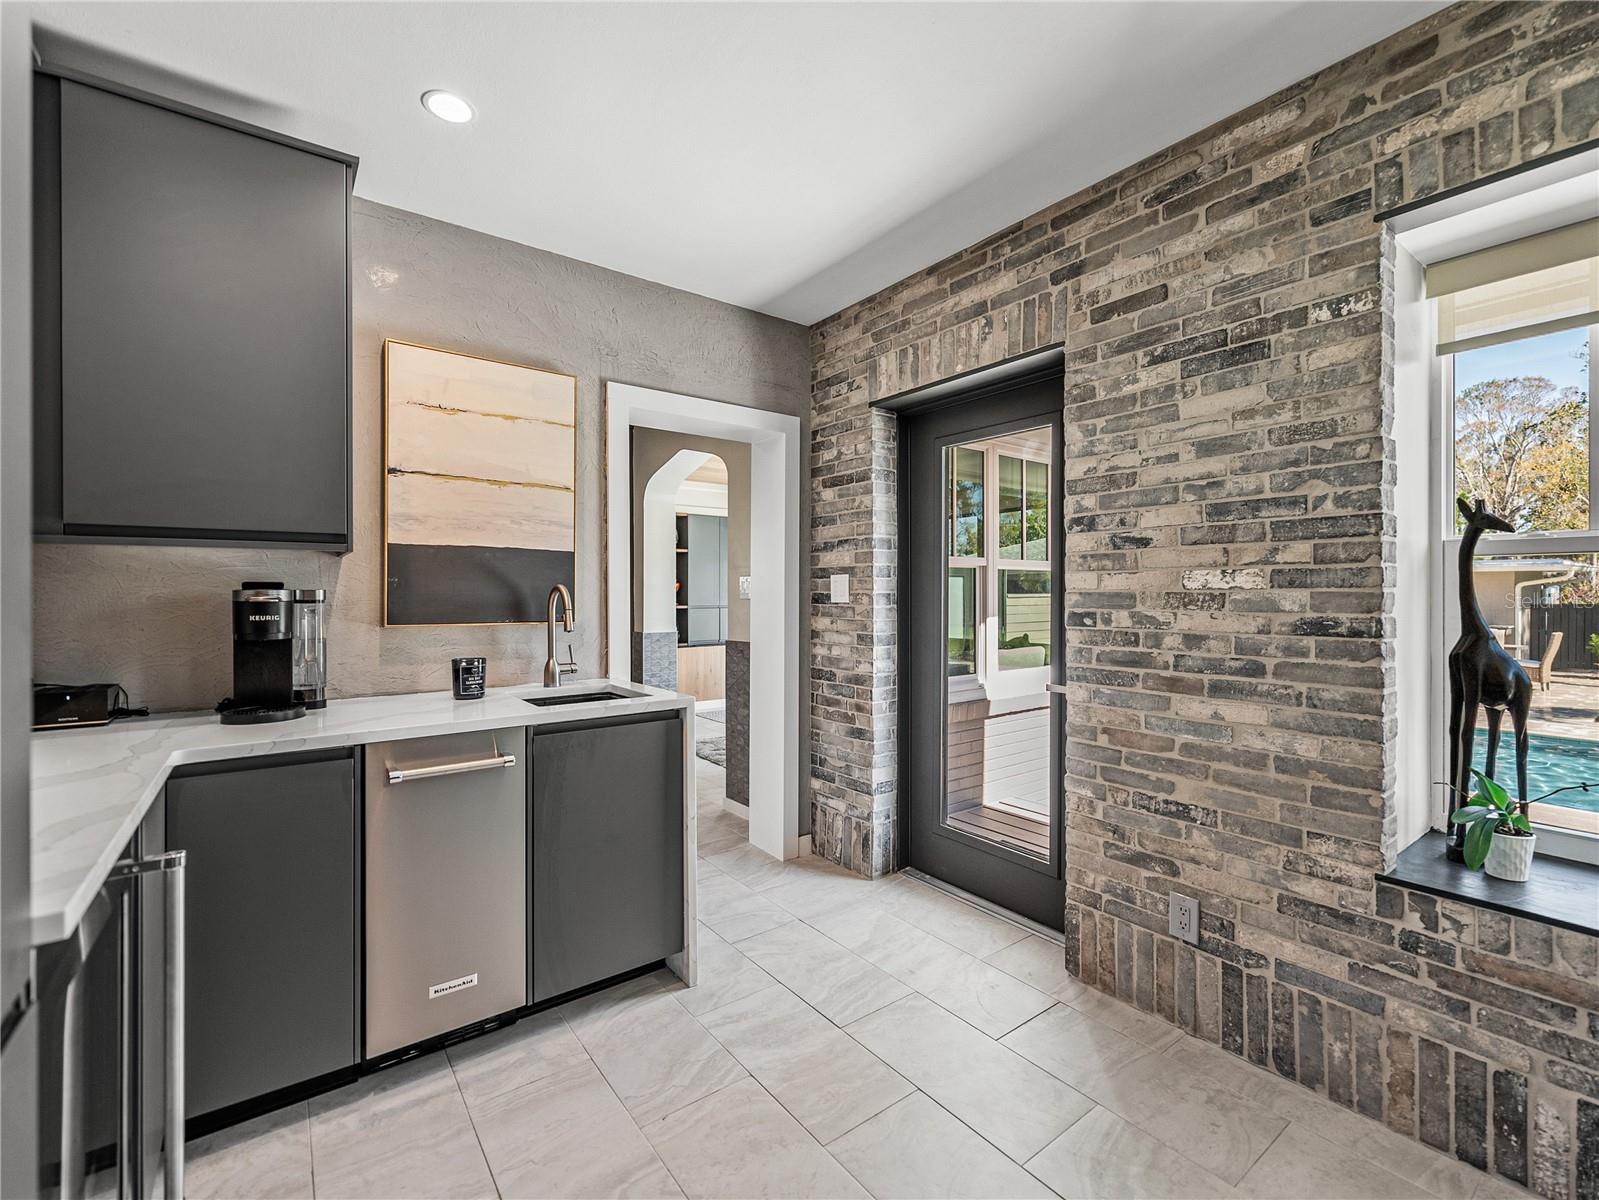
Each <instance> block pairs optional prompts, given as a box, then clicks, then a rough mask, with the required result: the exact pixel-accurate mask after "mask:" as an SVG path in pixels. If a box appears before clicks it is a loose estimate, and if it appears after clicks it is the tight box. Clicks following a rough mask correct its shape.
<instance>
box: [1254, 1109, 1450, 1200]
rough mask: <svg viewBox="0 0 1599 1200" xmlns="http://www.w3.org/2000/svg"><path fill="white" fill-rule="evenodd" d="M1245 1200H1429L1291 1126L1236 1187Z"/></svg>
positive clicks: (1378, 1169) (1376, 1168)
mask: <svg viewBox="0 0 1599 1200" xmlns="http://www.w3.org/2000/svg"><path fill="white" fill-rule="evenodd" d="M1238 1192H1239V1194H1240V1195H1242V1196H1250V1197H1255V1198H1257V1200H1278V1197H1281V1196H1313V1197H1315V1198H1316V1200H1409V1198H1411V1197H1416V1198H1419V1200H1427V1198H1428V1197H1430V1195H1431V1193H1429V1192H1428V1191H1427V1190H1426V1189H1425V1188H1422V1187H1418V1186H1417V1185H1416V1184H1414V1183H1411V1182H1410V1181H1409V1180H1405V1179H1401V1178H1399V1176H1397V1175H1395V1174H1394V1173H1393V1172H1391V1171H1385V1170H1383V1169H1382V1168H1381V1167H1379V1166H1377V1165H1376V1164H1375V1163H1373V1162H1371V1161H1370V1160H1369V1159H1366V1158H1363V1157H1362V1156H1361V1155H1359V1154H1351V1153H1350V1152H1349V1151H1348V1150H1346V1149H1344V1148H1343V1147H1341V1146H1335V1145H1333V1143H1331V1142H1329V1141H1327V1140H1326V1139H1325V1138H1321V1137H1317V1136H1316V1135H1315V1134H1314V1133H1311V1132H1310V1131H1309V1130H1308V1129H1302V1128H1300V1127H1299V1126H1298V1125H1289V1126H1288V1128H1287V1129H1285V1130H1284V1131H1283V1132H1282V1135H1281V1136H1280V1137H1279V1138H1278V1139H1277V1140H1276V1141H1275V1142H1273V1143H1272V1145H1271V1147H1270V1149H1268V1150H1267V1151H1266V1153H1264V1154H1263V1155H1261V1156H1260V1160H1259V1161H1258V1162H1256V1163H1255V1165H1254V1166H1252V1167H1250V1168H1249V1171H1248V1172H1247V1173H1246V1174H1245V1175H1244V1178H1243V1180H1242V1181H1241V1182H1240V1183H1239V1185H1238Z"/></svg>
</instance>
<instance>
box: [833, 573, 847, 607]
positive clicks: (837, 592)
mask: <svg viewBox="0 0 1599 1200" xmlns="http://www.w3.org/2000/svg"><path fill="white" fill-rule="evenodd" d="M830 582H831V583H832V588H833V592H832V595H831V596H830V597H829V599H831V600H832V602H833V603H834V604H848V603H849V576H848V575H834V576H833V577H832V579H831V581H830Z"/></svg>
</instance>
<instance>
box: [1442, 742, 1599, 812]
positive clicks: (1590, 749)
mask: <svg viewBox="0 0 1599 1200" xmlns="http://www.w3.org/2000/svg"><path fill="white" fill-rule="evenodd" d="M1487 751H1488V731H1487V730H1485V729H1478V730H1477V743H1476V749H1475V750H1474V751H1473V753H1472V756H1471V757H1472V762H1471V765H1472V766H1474V767H1476V768H1477V769H1478V770H1481V769H1482V766H1483V763H1484V761H1485V759H1486V756H1487ZM1494 774H1495V776H1497V778H1498V781H1499V782H1500V783H1501V784H1503V785H1504V786H1505V787H1507V788H1509V789H1510V794H1511V795H1512V796H1514V795H1515V794H1516V740H1515V736H1514V735H1513V734H1512V733H1511V731H1510V730H1509V729H1503V730H1501V731H1500V734H1499V761H1498V762H1496V763H1495V764H1494ZM1574 783H1591V784H1595V785H1599V742H1584V741H1579V740H1578V739H1576V738H1561V737H1549V736H1548V735H1547V734H1539V733H1535V734H1532V735H1531V736H1530V737H1529V738H1528V739H1527V795H1528V797H1529V798H1531V799H1536V798H1537V797H1539V796H1541V795H1543V794H1544V793H1545V792H1547V791H1551V790H1553V789H1554V788H1557V787H1569V786H1570V785H1571V784H1574ZM1545 803H1546V804H1558V805H1560V806H1561V807H1562V808H1580V809H1582V810H1583V811H1584V812H1599V790H1595V791H1592V792H1561V793H1560V795H1558V796H1551V797H1549V799H1548V800H1546V801H1545Z"/></svg>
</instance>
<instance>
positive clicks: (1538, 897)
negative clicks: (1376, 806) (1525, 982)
mask: <svg viewBox="0 0 1599 1200" xmlns="http://www.w3.org/2000/svg"><path fill="white" fill-rule="evenodd" d="M1444 842H1445V838H1444V835H1443V834H1441V833H1429V834H1426V835H1425V836H1423V837H1421V838H1419V839H1418V840H1417V841H1416V842H1414V843H1413V844H1412V845H1411V846H1409V847H1408V848H1407V849H1406V850H1404V851H1403V852H1402V853H1401V854H1400V855H1399V861H1398V862H1397V863H1395V864H1394V869H1393V870H1392V871H1390V872H1388V873H1387V874H1386V875H1379V876H1377V878H1378V880H1379V881H1380V882H1382V883H1391V884H1394V885H1396V886H1398V887H1406V888H1410V889H1411V890H1412V891H1417V892H1430V893H1432V894H1433V895H1434V896H1447V897H1449V898H1451V899H1455V900H1464V901H1465V902H1466V903H1468V904H1475V905H1477V906H1478V907H1479V908H1491V909H1494V910H1495V911H1496V912H1502V913H1509V914H1511V915H1512V916H1517V917H1525V918H1527V919H1528V920H1532V921H1542V922H1543V923H1544V924H1546V925H1556V926H1559V927H1560V928H1561V929H1573V930H1576V931H1577V932H1578V933H1591V934H1599V867H1592V866H1589V865H1588V864H1586V863H1576V862H1568V861H1566V860H1565V859H1559V858H1543V857H1540V858H1538V859H1537V860H1536V861H1535V862H1534V863H1533V867H1532V878H1531V879H1529V880H1528V881H1527V882H1526V883H1511V882H1509V881H1508V880H1504V879H1495V878H1493V877H1492V876H1490V875H1486V874H1484V873H1483V872H1481V871H1473V870H1470V869H1469V868H1468V867H1466V866H1464V865H1463V864H1461V863H1453V862H1450V861H1449V860H1448V859H1446V858H1445V857H1444Z"/></svg>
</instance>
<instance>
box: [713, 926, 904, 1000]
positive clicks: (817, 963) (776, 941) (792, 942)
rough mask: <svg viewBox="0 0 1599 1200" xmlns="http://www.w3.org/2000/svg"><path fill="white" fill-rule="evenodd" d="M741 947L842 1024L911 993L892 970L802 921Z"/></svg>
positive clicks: (784, 983)
mask: <svg viewBox="0 0 1599 1200" xmlns="http://www.w3.org/2000/svg"><path fill="white" fill-rule="evenodd" d="M738 949H739V950H740V951H741V952H742V953H743V954H744V955H745V956H746V957H747V958H749V960H750V961H751V962H753V963H755V964H756V965H758V966H760V967H761V968H763V969H764V970H765V971H766V972H767V974H769V975H770V976H771V977H772V978H773V979H776V980H777V981H778V982H779V983H781V984H783V985H784V986H785V987H787V988H788V989H789V990H790V991H792V992H794V993H795V994H796V995H798V996H799V998H800V999H802V1000H804V1001H805V1002H806V1003H807V1004H809V1005H810V1006H811V1007H812V1008H814V1009H816V1010H817V1011H818V1012H820V1013H821V1014H822V1015H823V1016H825V1017H826V1018H827V1019H828V1020H830V1021H832V1022H833V1023H834V1024H837V1025H848V1024H849V1023H850V1022H851V1021H855V1020H859V1019H860V1018H861V1017H864V1016H865V1015H866V1014H867V1013H869V1012H876V1011H877V1010H878V1009H880V1008H882V1007H883V1006H884V1005H885V1004H892V1003H893V1002H894V1001H896V1000H898V999H899V998H900V997H902V996H908V995H910V988H909V987H907V986H906V985H905V984H903V983H901V982H900V981H899V980H897V979H895V978H894V977H893V976H892V975H890V974H888V973H887V972H886V971H884V970H882V969H881V968H879V967H876V966H873V965H872V964H871V963H869V962H867V961H866V960H865V959H864V958H862V957H861V956H860V955H858V954H855V953H854V952H852V951H850V950H846V949H845V948H844V947H843V946H840V945H839V944H838V943H837V942H835V941H833V939H832V938H830V937H828V936H826V935H825V934H823V933H821V932H819V931H818V930H815V929H812V928H811V927H810V926H809V925H805V924H802V923H801V922H799V921H791V922H789V923H788V924H787V925H779V926H778V927H777V928H776V929H769V930H767V931H766V932H765V933H761V934H757V935H756V936H755V937H752V938H746V939H745V940H744V941H742V942H740V943H739V944H738Z"/></svg>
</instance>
